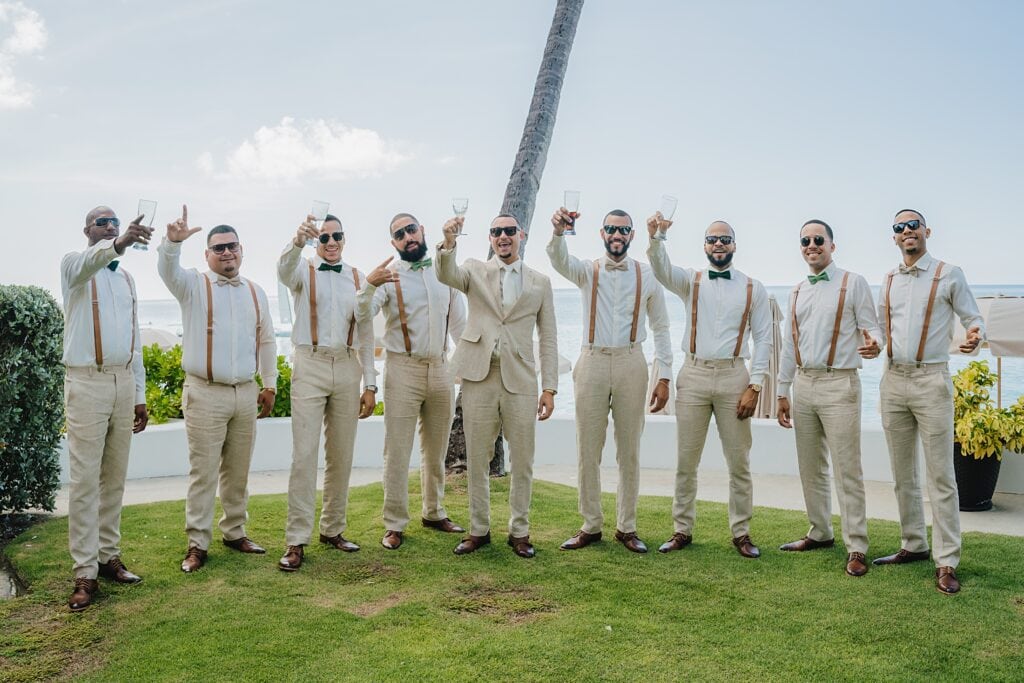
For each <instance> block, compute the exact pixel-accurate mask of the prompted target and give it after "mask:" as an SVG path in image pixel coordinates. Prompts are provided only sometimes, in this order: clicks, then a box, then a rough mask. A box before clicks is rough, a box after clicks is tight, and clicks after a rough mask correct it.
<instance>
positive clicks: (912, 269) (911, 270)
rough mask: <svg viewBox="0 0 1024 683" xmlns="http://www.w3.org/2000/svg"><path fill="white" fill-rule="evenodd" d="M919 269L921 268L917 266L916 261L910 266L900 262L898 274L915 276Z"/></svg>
mask: <svg viewBox="0 0 1024 683" xmlns="http://www.w3.org/2000/svg"><path fill="white" fill-rule="evenodd" d="M920 271H921V269H920V268H918V267H917V264H916V263H915V264H914V265H912V266H906V265H904V264H902V263H901V264H900V274H901V275H909V276H911V277H917V274H918V273H919V272H920Z"/></svg>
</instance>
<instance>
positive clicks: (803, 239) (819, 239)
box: [800, 235, 825, 247]
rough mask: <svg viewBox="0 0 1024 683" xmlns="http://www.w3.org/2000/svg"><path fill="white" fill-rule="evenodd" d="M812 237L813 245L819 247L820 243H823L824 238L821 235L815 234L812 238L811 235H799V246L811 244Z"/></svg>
mask: <svg viewBox="0 0 1024 683" xmlns="http://www.w3.org/2000/svg"><path fill="white" fill-rule="evenodd" d="M812 239H813V240H814V246H816V247H820V246H821V245H823V244H825V238H824V237H822V236H821V235H815V236H814V237H813V238H811V237H801V238H800V246H801V247H809V246H811V240H812Z"/></svg>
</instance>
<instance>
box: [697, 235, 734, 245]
mask: <svg viewBox="0 0 1024 683" xmlns="http://www.w3.org/2000/svg"><path fill="white" fill-rule="evenodd" d="M715 242H721V243H722V244H724V245H725V246H729V245H730V244H732V236H731V235H704V244H714V243H715Z"/></svg>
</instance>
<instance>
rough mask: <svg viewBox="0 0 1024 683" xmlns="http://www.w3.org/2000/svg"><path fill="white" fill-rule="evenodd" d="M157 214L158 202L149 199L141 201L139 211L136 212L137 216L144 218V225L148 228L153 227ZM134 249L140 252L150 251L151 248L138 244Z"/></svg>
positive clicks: (133, 246) (134, 245)
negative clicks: (154, 217) (154, 216)
mask: <svg viewBox="0 0 1024 683" xmlns="http://www.w3.org/2000/svg"><path fill="white" fill-rule="evenodd" d="M155 213H156V202H154V201H150V200H149V199H140V200H139V210H138V211H136V212H135V215H136V216H142V223H140V225H144V226H146V227H147V228H152V227H153V215H154V214H155ZM132 249H138V250H139V251H149V246H148V245H146V244H139V243H138V242H136V243H135V244H133V245H132Z"/></svg>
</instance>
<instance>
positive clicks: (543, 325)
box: [437, 214, 558, 557]
mask: <svg viewBox="0 0 1024 683" xmlns="http://www.w3.org/2000/svg"><path fill="white" fill-rule="evenodd" d="M462 220H463V219H462V218H453V219H451V220H449V221H448V222H447V223H445V225H444V242H443V243H442V244H440V245H438V249H437V279H438V280H440V281H441V282H443V283H444V284H446V285H448V286H449V287H454V288H455V289H457V290H459V291H460V292H463V293H465V294H466V296H467V298H468V301H469V314H468V317H467V321H466V329H465V330H464V331H463V333H462V337H461V338H460V339H459V345H458V347H457V348H456V349H455V356H454V357H453V358H452V372H453V373H454V374H455V375H456V376H457V377H461V378H462V392H463V396H462V405H463V420H464V424H465V429H466V461H467V462H466V467H467V470H468V472H467V473H468V477H469V516H470V528H469V535H468V536H467V537H466V538H465V539H463V541H462V542H461V543H460V544H459V545H458V546H456V548H455V554H456V555H464V554H467V553H471V552H473V551H475V550H477V549H478V548H480V547H481V546H483V545H486V544H488V543H490V542H491V532H490V482H489V481H488V464H489V463H490V460H491V456H492V455H493V447H494V440H495V439H496V438H497V437H498V432H499V430H504V433H505V438H506V439H508V443H509V451H510V452H509V463H510V465H511V471H512V479H511V483H510V485H509V507H510V508H511V512H512V515H511V519H510V520H509V535H508V544H509V545H510V546H512V549H513V550H514V551H515V553H516V554H517V555H519V556H520V557H533V556H534V555H535V550H534V547H533V545H532V544H531V543H530V536H529V528H530V523H529V510H530V489H531V487H532V485H533V452H534V432H535V429H536V424H535V419H539V420H546V419H547V418H549V417H551V412H552V411H553V410H554V407H555V394H556V393H557V390H558V345H557V343H556V328H555V307H554V296H553V294H552V291H551V280H550V279H549V278H548V277H547V276H545V275H542V274H540V273H538V272H537V271H535V270H533V269H532V268H528V267H527V266H525V265H524V264H523V262H522V260H521V259H520V258H519V244H520V241H521V240H522V239H523V229H522V228H521V227H520V225H519V222H518V221H517V220H516V218H515V217H514V216H511V215H507V214H502V215H500V216H498V217H497V218H495V219H494V220H493V221H492V222H491V228H490V239H491V248H492V249H493V250H494V256H493V257H492V258H491V259H490V260H488V261H478V260H476V259H467V260H466V261H465V263H463V264H462V265H461V266H459V265H457V264H456V263H455V238H456V236H457V235H458V233H459V232H460V231H461V228H462ZM534 328H536V329H537V332H538V334H539V336H540V369H541V387H542V388H543V391H542V392H541V394H540V398H539V400H538V399H535V398H534V397H535V396H536V395H537V373H536V365H535V362H534V357H533V330H534ZM535 401H536V403H535ZM535 406H536V407H535ZM535 416H536V417H535Z"/></svg>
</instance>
